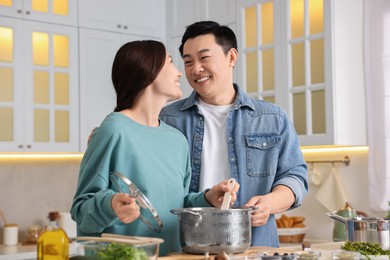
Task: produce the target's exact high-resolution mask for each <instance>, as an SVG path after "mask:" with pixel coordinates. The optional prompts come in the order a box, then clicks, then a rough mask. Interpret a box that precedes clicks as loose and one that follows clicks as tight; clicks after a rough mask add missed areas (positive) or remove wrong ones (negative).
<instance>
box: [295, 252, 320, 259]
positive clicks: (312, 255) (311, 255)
mask: <svg viewBox="0 0 390 260" xmlns="http://www.w3.org/2000/svg"><path fill="white" fill-rule="evenodd" d="M294 255H295V257H296V259H297V260H318V259H320V257H321V252H319V251H313V250H303V251H298V252H294Z"/></svg>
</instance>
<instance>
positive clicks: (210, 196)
mask: <svg viewBox="0 0 390 260" xmlns="http://www.w3.org/2000/svg"><path fill="white" fill-rule="evenodd" d="M239 189H240V184H238V182H236V184H235V185H234V187H233V189H232V190H230V188H229V179H227V180H224V181H222V182H220V183H218V184H217V185H215V186H213V187H212V188H211V189H210V190H208V191H207V192H206V193H205V198H206V201H207V202H208V203H209V204H210V205H212V206H213V207H221V205H222V201H223V196H224V195H225V192H229V191H230V192H231V194H232V198H231V200H230V206H231V205H233V204H234V202H235V201H236V200H237V194H236V193H237V192H238V190H239Z"/></svg>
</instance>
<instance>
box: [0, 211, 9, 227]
mask: <svg viewBox="0 0 390 260" xmlns="http://www.w3.org/2000/svg"><path fill="white" fill-rule="evenodd" d="M0 218H1V219H2V220H3V222H4V226H7V225H8V222H7V220H6V219H5V217H4V215H3V212H2V211H1V209H0Z"/></svg>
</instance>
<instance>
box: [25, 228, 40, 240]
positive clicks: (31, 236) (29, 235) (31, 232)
mask: <svg viewBox="0 0 390 260" xmlns="http://www.w3.org/2000/svg"><path fill="white" fill-rule="evenodd" d="M40 231H41V227H40V226H38V225H31V226H29V227H27V230H26V244H36V243H37V241H38V237H39V234H40Z"/></svg>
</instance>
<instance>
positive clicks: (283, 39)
mask: <svg viewBox="0 0 390 260" xmlns="http://www.w3.org/2000/svg"><path fill="white" fill-rule="evenodd" d="M237 32H239V33H238V40H239V53H241V55H240V58H239V63H238V66H237V67H238V70H239V73H238V77H237V82H238V83H239V85H240V86H241V87H242V88H244V89H245V90H246V92H247V93H248V94H249V95H251V96H252V97H254V98H259V99H264V100H267V101H270V102H273V103H276V104H278V105H280V106H281V107H282V108H284V109H285V110H286V111H287V113H288V114H289V116H290V118H291V120H292V121H293V123H294V126H295V128H296V130H297V133H298V135H299V138H300V141H301V145H304V146H313V145H366V143H367V140H366V117H365V95H364V75H363V45H362V44H363V0H357V1H355V0H345V1H334V0H333V1H332V0H330V1H326V0H288V1H285V0H268V1H266V0H244V1H237Z"/></svg>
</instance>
